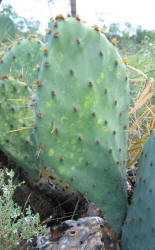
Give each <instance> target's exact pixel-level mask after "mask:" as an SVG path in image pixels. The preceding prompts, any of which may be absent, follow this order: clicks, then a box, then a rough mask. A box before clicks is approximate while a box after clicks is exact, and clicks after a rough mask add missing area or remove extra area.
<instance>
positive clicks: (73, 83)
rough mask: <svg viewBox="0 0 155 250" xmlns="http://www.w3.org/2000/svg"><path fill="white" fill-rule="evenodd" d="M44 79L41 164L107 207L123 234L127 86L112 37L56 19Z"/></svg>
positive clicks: (41, 77) (39, 133) (39, 140)
mask: <svg viewBox="0 0 155 250" xmlns="http://www.w3.org/2000/svg"><path fill="white" fill-rule="evenodd" d="M46 39H47V40H48V47H47V49H46V55H45V57H44V60H43V62H42V65H41V68H40V73H39V83H40V84H39V87H38V91H37V95H38V96H37V99H38V104H37V107H36V113H37V114H39V113H40V112H41V113H42V118H41V119H40V118H38V117H37V119H36V124H37V130H36V135H37V136H36V138H37V143H38V149H39V148H40V145H43V146H44V147H43V150H42V151H41V153H40V158H41V159H42V160H43V161H44V162H45V164H46V165H47V166H48V167H49V168H51V169H53V171H55V173H56V175H57V176H59V177H60V178H62V179H64V180H65V181H66V182H68V183H69V184H71V185H73V186H74V187H76V188H77V189H78V190H79V191H80V192H82V193H87V195H88V198H89V199H91V200H92V201H94V202H96V204H97V205H98V206H99V207H100V208H101V209H104V211H105V215H106V216H107V220H108V223H109V224H110V225H111V226H112V228H113V229H114V231H116V232H119V231H120V229H121V224H122V223H123V219H124V215H125V211H126V198H127V197H126V177H125V169H124V168H123V166H124V164H125V160H126V150H127V127H128V104H129V88H128V82H127V78H126V68H125V65H124V63H123V62H122V60H121V58H120V56H119V55H118V53H117V50H116V48H115V47H114V46H113V45H112V44H110V43H109V42H108V40H107V39H106V37H105V36H104V35H103V34H101V33H100V32H99V30H98V29H97V27H96V26H95V28H94V29H92V28H90V27H87V26H86V25H85V24H83V23H81V22H80V21H79V20H76V19H73V18H68V19H66V20H56V21H52V23H51V26H50V32H49V33H48V35H47V38H46Z"/></svg>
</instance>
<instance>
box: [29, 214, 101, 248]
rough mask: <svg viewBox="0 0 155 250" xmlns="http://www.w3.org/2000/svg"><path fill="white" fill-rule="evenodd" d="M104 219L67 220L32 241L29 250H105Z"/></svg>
mask: <svg viewBox="0 0 155 250" xmlns="http://www.w3.org/2000/svg"><path fill="white" fill-rule="evenodd" d="M103 228H104V225H103V219H102V218H100V217H97V216H96V217H84V218H80V219H78V220H77V221H75V220H67V221H64V222H62V223H61V224H59V225H58V226H53V227H51V228H48V229H47V232H46V233H45V234H44V235H43V236H38V237H36V238H35V239H33V240H32V241H31V243H30V244H29V247H28V248H27V250H101V249H103V250H104V242H103V241H102V238H103Z"/></svg>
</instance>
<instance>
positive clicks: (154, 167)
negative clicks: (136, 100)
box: [122, 130, 155, 250]
mask: <svg viewBox="0 0 155 250" xmlns="http://www.w3.org/2000/svg"><path fill="white" fill-rule="evenodd" d="M154 153H155V130H153V131H152V133H151V135H150V136H149V138H148V139H147V142H146V143H145V145H144V149H143V153H142V155H141V158H140V160H139V163H138V171H137V177H136V178H137V181H136V188H135V191H134V195H133V203H132V204H131V206H130V207H129V209H128V215H127V219H126V223H125V225H124V228H123V237H122V250H130V249H140V250H146V249H150V250H154V249H155V154H154Z"/></svg>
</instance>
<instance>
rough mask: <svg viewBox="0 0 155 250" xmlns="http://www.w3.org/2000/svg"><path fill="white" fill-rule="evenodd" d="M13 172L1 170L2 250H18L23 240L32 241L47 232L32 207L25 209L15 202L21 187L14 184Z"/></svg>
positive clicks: (0, 247)
mask: <svg viewBox="0 0 155 250" xmlns="http://www.w3.org/2000/svg"><path fill="white" fill-rule="evenodd" d="M5 177H6V178H5ZM13 177H14V172H13V170H11V171H8V170H6V176H5V173H4V170H0V250H6V249H14V248H16V249H18V246H19V242H20V241H21V240H27V239H29V240H30V239H31V238H33V237H34V236H37V235H39V234H42V233H44V232H45V229H46V227H45V226H40V217H39V214H38V213H37V214H35V215H34V214H32V211H31V208H30V206H28V207H27V208H26V209H25V212H26V213H25V215H24V214H23V212H22V208H21V207H19V206H18V205H17V204H16V203H14V201H13V199H12V198H13V195H14V192H15V189H16V188H17V187H19V186H21V185H22V184H23V183H20V184H18V185H14V184H13Z"/></svg>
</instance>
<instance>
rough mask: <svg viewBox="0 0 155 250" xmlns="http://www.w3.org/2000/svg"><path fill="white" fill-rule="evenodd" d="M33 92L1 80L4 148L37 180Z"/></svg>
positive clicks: (0, 129)
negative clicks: (33, 136) (33, 137)
mask: <svg viewBox="0 0 155 250" xmlns="http://www.w3.org/2000/svg"><path fill="white" fill-rule="evenodd" d="M34 104H35V100H34V99H33V94H32V91H31V90H30V89H29V88H28V87H27V85H26V84H24V83H22V82H19V81H17V80H15V79H12V78H9V79H5V80H0V120H1V123H0V138H1V140H0V148H1V150H2V151H3V152H5V153H6V154H7V155H8V156H9V157H11V158H12V159H14V160H15V162H17V163H19V164H21V166H23V167H25V168H26V171H27V172H28V173H29V174H30V175H31V176H32V177H36V176H37V175H38V171H36V166H37V164H38V166H39V162H38V160H37V158H36V155H35V154H36V147H35V144H34V143H33V140H32V134H33V133H34V132H35V125H34V118H35V117H34V116H35V114H34Z"/></svg>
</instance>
